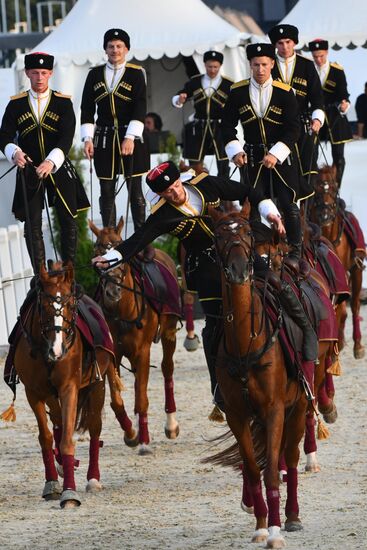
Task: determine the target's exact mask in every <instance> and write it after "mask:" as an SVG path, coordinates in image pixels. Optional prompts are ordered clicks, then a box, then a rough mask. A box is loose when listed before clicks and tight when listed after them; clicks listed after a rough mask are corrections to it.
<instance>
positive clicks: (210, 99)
mask: <svg viewBox="0 0 367 550" xmlns="http://www.w3.org/2000/svg"><path fill="white" fill-rule="evenodd" d="M203 76H204V75H202V74H199V75H195V76H193V77H192V78H191V79H190V80H189V81H188V82H186V84H185V85H184V87H183V88H182V89H181V90H179V91H178V92H177V94H181V93H185V94H187V99H191V98H192V99H193V104H194V109H195V115H194V116H195V119H194V120H193V121H192V122H188V123H187V124H186V125H185V128H184V151H183V156H184V157H185V158H187V159H189V160H191V161H201V160H203V158H204V157H205V155H209V154H214V155H215V156H216V158H217V160H226V159H227V156H226V152H225V149H224V143H223V137H222V117H223V109H224V105H225V102H226V100H227V98H228V94H229V91H230V88H231V86H232V84H233V80H231V79H229V78H227V77H225V76H222V79H221V81H220V84H219V86H218V88H217V89H216V90H213V93H212V94H211V95H210V96H207V95H206V93H205V90H204V88H203V87H202V83H201V79H202V77H203Z"/></svg>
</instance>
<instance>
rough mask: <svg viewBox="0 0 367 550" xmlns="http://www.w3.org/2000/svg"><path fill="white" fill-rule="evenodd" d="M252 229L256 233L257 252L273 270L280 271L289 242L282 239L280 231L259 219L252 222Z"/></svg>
mask: <svg viewBox="0 0 367 550" xmlns="http://www.w3.org/2000/svg"><path fill="white" fill-rule="evenodd" d="M251 229H252V232H253V234H254V240H255V250H256V252H257V253H258V254H259V256H261V257H262V258H263V259H264V260H265V261H266V262H267V263H268V265H269V267H271V269H273V271H276V272H278V271H280V269H281V267H282V261H283V258H284V256H285V255H286V253H287V244H286V242H285V241H284V239H283V240H281V239H280V236H279V233H278V231H275V230H274V229H271V228H270V227H268V226H266V225H265V224H263V223H262V222H260V221H257V220H253V221H252V222H251Z"/></svg>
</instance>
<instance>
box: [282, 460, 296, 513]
mask: <svg viewBox="0 0 367 550" xmlns="http://www.w3.org/2000/svg"><path fill="white" fill-rule="evenodd" d="M297 485H298V474H297V468H288V481H287V503H286V505H285V514H286V516H287V517H288V516H289V515H290V514H295V515H296V516H298V513H299V507H298V500H297Z"/></svg>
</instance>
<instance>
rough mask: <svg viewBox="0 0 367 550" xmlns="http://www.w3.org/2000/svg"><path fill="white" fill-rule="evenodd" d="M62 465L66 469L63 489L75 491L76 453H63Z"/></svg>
mask: <svg viewBox="0 0 367 550" xmlns="http://www.w3.org/2000/svg"><path fill="white" fill-rule="evenodd" d="M62 467H63V469H64V486H63V490H64V491H65V490H66V489H71V490H72V491H75V479H74V455H62Z"/></svg>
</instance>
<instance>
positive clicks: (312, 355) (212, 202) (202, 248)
mask: <svg viewBox="0 0 367 550" xmlns="http://www.w3.org/2000/svg"><path fill="white" fill-rule="evenodd" d="M146 181H147V184H148V186H149V187H150V189H151V191H150V195H149V199H150V202H151V205H152V206H151V214H150V216H149V217H148V218H147V220H146V222H145V224H144V225H143V226H141V227H140V228H139V229H138V230H137V231H136V232H135V233H134V234H133V235H132V236H131V237H130V238H128V239H127V240H126V241H124V242H122V243H121V244H119V245H118V246H117V247H116V248H115V249H111V250H109V251H108V252H107V253H106V254H105V255H104V256H97V257H96V258H93V260H92V262H93V264H94V265H96V266H97V267H99V268H102V269H105V268H106V266H108V265H109V263H108V262H111V263H113V267H115V266H116V265H117V264H119V263H121V262H123V261H124V262H125V261H129V259H130V258H132V257H133V256H135V255H136V254H137V253H138V252H139V251H140V250H142V249H143V248H144V246H146V244H148V243H151V242H152V241H153V240H154V239H156V238H157V237H159V236H160V235H163V234H164V233H170V234H172V235H174V236H175V237H177V238H178V239H179V240H180V241H181V242H182V244H183V246H184V248H185V250H186V258H185V277H186V283H187V287H188V289H189V290H192V291H196V292H198V295H199V300H200V302H201V305H202V307H203V310H204V313H205V327H204V329H203V332H202V338H203V346H204V352H205V356H206V361H207V365H208V369H209V374H210V379H211V389H212V393H213V395H214V398H215V400H216V401H218V400H220V398H219V397H218V396H217V395H215V390H216V376H215V362H216V350H217V344H218V337H217V329H218V327H219V326H220V325H221V315H222V298H221V296H222V287H221V274H220V269H219V265H218V261H217V258H216V254H215V249H214V235H213V225H212V221H211V219H210V218H209V217H207V214H208V207H209V206H212V207H215V208H218V207H219V204H220V200H221V199H224V200H239V201H240V202H243V201H244V200H245V199H246V197H248V198H249V200H250V202H251V204H252V206H253V207H257V208H258V209H259V212H260V214H261V215H262V216H263V217H265V218H266V219H267V220H268V221H269V222H270V223H272V224H274V225H275V226H276V228H277V229H278V231H279V232H280V233H281V234H284V227H283V224H282V222H281V218H280V215H279V212H278V211H277V208H276V207H275V205H274V203H273V202H272V201H271V200H270V199H265V197H264V196H263V194H262V193H261V191H259V190H257V189H253V188H252V186H251V185H249V184H248V183H238V182H235V181H232V180H229V179H227V178H222V177H215V176H209V175H208V174H206V173H202V174H200V175H199V176H197V177H194V178H193V179H191V180H188V181H185V182H183V181H182V179H181V178H180V173H179V171H178V169H177V167H176V166H175V164H174V163H173V162H171V161H168V162H164V163H162V164H160V165H159V166H157V167H156V168H154V169H153V170H151V171H150V172H149V173H148V175H147V178H146ZM254 270H255V272H256V273H257V274H259V275H262V276H263V277H264V278H265V276H266V275H267V272H268V267H267V264H266V263H265V261H264V260H263V259H262V258H261V257H260V256H258V255H255V260H254ZM289 290H290V288H289V287H284V288H282V289H281V292H280V299H281V303H282V305H283V306H284V307H285V309H286V310H287V312H288V313H289V315H290V316H291V317H292V318H293V319H294V320H295V322H296V323H297V324H298V325H299V326H300V327H302V330H303V334H304V346H303V347H304V355H305V356H307V358H308V359H310V360H311V359H312V360H315V359H316V356H317V351H316V350H317V339H316V335H315V333H314V331H313V329H312V327H311V324H310V322H309V321H308V319H307V317H306V315H305V313H304V310H303V308H302V306H301V304H300V302H299V301H298V299H297V297H296V296H295V294H294V293H293V292H292V291H289Z"/></svg>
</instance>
